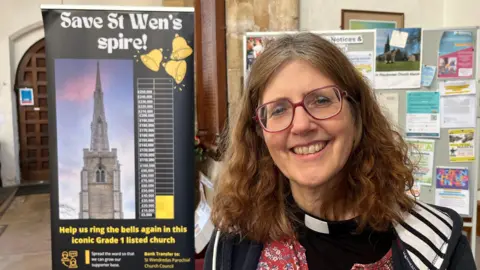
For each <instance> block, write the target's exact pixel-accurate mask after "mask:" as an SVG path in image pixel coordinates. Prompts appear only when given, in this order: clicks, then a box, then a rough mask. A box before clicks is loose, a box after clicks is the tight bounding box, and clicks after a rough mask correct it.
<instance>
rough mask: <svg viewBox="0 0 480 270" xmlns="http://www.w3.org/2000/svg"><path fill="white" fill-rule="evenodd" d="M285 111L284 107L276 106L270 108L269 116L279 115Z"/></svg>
mask: <svg viewBox="0 0 480 270" xmlns="http://www.w3.org/2000/svg"><path fill="white" fill-rule="evenodd" d="M284 111H285V107H283V106H277V107H275V108H274V109H273V110H272V113H271V114H270V115H271V116H275V115H279V114H281V113H283V112H284Z"/></svg>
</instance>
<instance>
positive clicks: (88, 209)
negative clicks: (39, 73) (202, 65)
mask: <svg viewBox="0 0 480 270" xmlns="http://www.w3.org/2000/svg"><path fill="white" fill-rule="evenodd" d="M41 9H42V15H43V23H44V30H45V43H46V44H45V48H46V56H47V59H46V61H47V76H48V82H49V83H48V94H49V97H51V102H52V103H53V105H54V106H53V107H52V108H55V110H50V111H49V113H50V116H54V117H50V119H51V120H52V122H49V126H50V125H52V126H53V128H52V129H51V130H53V131H54V132H55V133H54V134H50V138H54V140H53V141H52V148H51V149H52V151H54V152H51V155H50V171H51V181H52V192H51V201H52V203H51V206H52V209H51V226H52V269H53V270H60V269H67V268H68V269H72V268H77V269H119V270H121V269H154V268H159V267H160V266H161V267H160V268H166V269H184V270H186V269H193V268H194V256H195V249H194V246H195V243H194V241H195V238H194V217H193V213H194V210H195V205H194V198H193V196H192V191H193V190H194V188H195V186H194V181H193V179H195V169H194V168H195V154H194V151H193V148H192V146H193V143H192V141H193V139H194V126H195V125H194V111H193V110H192V109H191V108H192V107H193V106H194V81H193V79H194V66H193V62H194V54H193V53H194V10H193V8H171V7H169V8H165V7H128V6H111V7H110V6H69V5H58V6H57V5H42V6H41Z"/></svg>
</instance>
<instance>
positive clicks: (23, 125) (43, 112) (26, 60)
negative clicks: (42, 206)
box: [15, 38, 49, 184]
mask: <svg viewBox="0 0 480 270" xmlns="http://www.w3.org/2000/svg"><path fill="white" fill-rule="evenodd" d="M25 87H26V88H32V89H33V101H34V102H33V103H34V105H33V106H20V100H19V93H18V89H20V88H25ZM15 93H16V96H17V99H16V100H17V101H16V102H17V113H18V130H19V134H18V135H19V144H20V159H19V160H20V173H21V182H22V184H29V183H34V182H39V181H49V148H48V103H47V100H48V98H47V69H46V58H45V40H44V39H43V38H42V39H41V40H39V41H37V42H36V43H35V44H33V45H32V46H31V47H30V48H29V49H28V50H27V52H25V54H24V55H23V57H22V59H21V61H20V63H19V65H18V67H17V74H16V78H15Z"/></svg>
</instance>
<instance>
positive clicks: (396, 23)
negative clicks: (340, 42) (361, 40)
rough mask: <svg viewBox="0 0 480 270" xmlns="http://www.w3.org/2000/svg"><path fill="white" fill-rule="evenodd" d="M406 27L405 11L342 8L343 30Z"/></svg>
mask: <svg viewBox="0 0 480 270" xmlns="http://www.w3.org/2000/svg"><path fill="white" fill-rule="evenodd" d="M404 27H405V14H404V13H399V12H380V11H369V10H352V9H342V24H341V26H340V28H341V29H342V30H355V29H375V28H404Z"/></svg>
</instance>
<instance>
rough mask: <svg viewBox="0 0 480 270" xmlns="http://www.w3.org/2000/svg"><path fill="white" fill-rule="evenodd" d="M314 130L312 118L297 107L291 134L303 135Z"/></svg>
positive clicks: (301, 108)
mask: <svg viewBox="0 0 480 270" xmlns="http://www.w3.org/2000/svg"><path fill="white" fill-rule="evenodd" d="M312 128H313V125H312V118H311V116H310V115H309V114H308V113H307V112H306V111H305V109H304V108H303V107H297V108H296V109H295V112H294V115H293V119H292V129H291V132H293V133H295V134H302V133H305V132H307V131H310V130H311V129H312Z"/></svg>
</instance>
